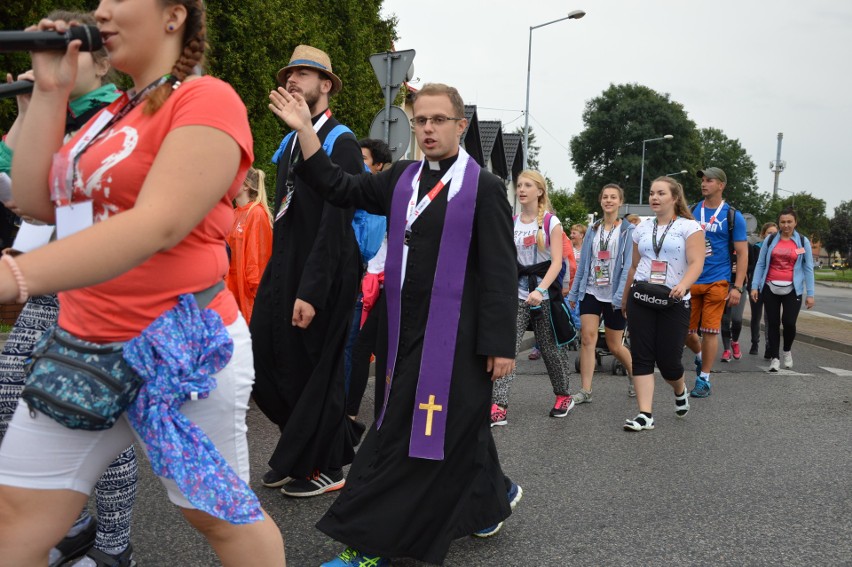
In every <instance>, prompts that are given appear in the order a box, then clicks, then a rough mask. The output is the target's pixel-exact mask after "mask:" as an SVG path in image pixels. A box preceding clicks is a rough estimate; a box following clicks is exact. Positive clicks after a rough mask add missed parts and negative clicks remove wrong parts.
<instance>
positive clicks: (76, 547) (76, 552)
mask: <svg viewBox="0 0 852 567" xmlns="http://www.w3.org/2000/svg"><path fill="white" fill-rule="evenodd" d="M97 531H98V525H97V522H95V520H94V518H89V522H88V523H87V524H86V526H85V527H84V528H83V529H82V530H81V531H80V532H79V533H78V534H77V535H73V536H67V537H65V538H64V539H63V540H62V541H60V542H59V543H57V544H56V547H54V548H53V549H51V550H50V559H49V566H50V567H57V566H59V565H64V564H65V563H66V562H68V561H70V560H71V559H76V558H78V557H82V556H83V555H85V554H86V552H87V551H89V550H90V549H91V548H92V546H93V545H95V534H96V533H97Z"/></svg>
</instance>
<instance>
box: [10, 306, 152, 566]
mask: <svg viewBox="0 0 852 567" xmlns="http://www.w3.org/2000/svg"><path fill="white" fill-rule="evenodd" d="M58 317H59V303H58V301H57V299H56V296H55V295H43V296H39V297H31V298H30V300H29V301H27V303H26V305H24V309H23V311H21V315H20V316H19V317H18V320H17V321H16V322H15V326H14V327H13V328H12V332H11V333H10V334H9V340H8V341H6V346H5V347H4V348H3V353H2V355H0V442H2V441H3V436H4V435H5V434H6V429H7V428H8V426H9V421H11V419H12V415H13V414H14V413H15V408H16V407H17V406H18V400H19V399H20V397H21V392H22V391H23V389H24V381H25V380H26V373H25V371H24V362H25V361H26V359H27V358H29V356H30V354H31V353H32V350H33V347H34V346H35V343H36V342H38V340H39V339H40V338H41V336H42V335H43V334H44V332H45V331H46V330H47V329H49V328H50V327H51V326H53V325H54V324H55V323H56V320H57V318H58ZM136 481H137V464H136V452H135V451H134V449H133V445H131V446H130V447H128V448H127V449H125V450H124V451H122V453H121V454H120V455H119V456H118V457H117V458H116V459H115V461H113V463H112V464H111V465H110V466H109V468H107V470H106V471H105V472H104V474H103V475H102V476H101V478H100V480H98V483H97V484H96V485H95V499H96V502H97V509H98V530H97V536H96V539H95V547H97V548H98V549H100V550H101V551H103V552H105V553H110V554H115V553H119V552H121V551H122V550H124V548H126V547H127V545H128V544H129V543H130V521H131V516H132V513H133V503H134V501H135V500H136ZM88 521H89V510H88V508H83V511H82V512H81V513H80V517H79V518H78V519H77V524H82V523H87V522H88Z"/></svg>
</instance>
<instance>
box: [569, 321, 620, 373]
mask: <svg viewBox="0 0 852 567" xmlns="http://www.w3.org/2000/svg"><path fill="white" fill-rule="evenodd" d="M621 344H622V346H624V347H625V348H627V349H630V329H629V328H628V327H624V335H622V337H621ZM605 356H611V357H612V362H610V364H609V371H610V373H612V375H613V376H627V369H626V368H625V367H624V365H623V364H622V363H621V361H620V360H618V359H617V358H616V357H615V356H614V355H613V354H612V353H611V352H610V351H609V348H608V347H607V345H606V334H605V331H604V324H603V321H601V326H600V327H598V338H597V342H596V343H595V372H597V371H598V370H599V369H600V370H602V369H603V368H604V362H603V359H604V357H605ZM574 370H575V371H576V372H580V357H579V356H577V358H576V359H575V360H574Z"/></svg>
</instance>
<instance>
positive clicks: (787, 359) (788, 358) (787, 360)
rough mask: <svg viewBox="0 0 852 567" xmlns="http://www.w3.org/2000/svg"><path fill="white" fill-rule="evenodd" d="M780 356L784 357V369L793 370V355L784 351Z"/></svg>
mask: <svg viewBox="0 0 852 567" xmlns="http://www.w3.org/2000/svg"><path fill="white" fill-rule="evenodd" d="M781 356H783V357H784V368H793V353H792V352H790V351H789V350H785V351H784V352H783V353H781Z"/></svg>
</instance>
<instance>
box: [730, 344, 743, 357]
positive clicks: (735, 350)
mask: <svg viewBox="0 0 852 567" xmlns="http://www.w3.org/2000/svg"><path fill="white" fill-rule="evenodd" d="M731 354H732V355H734V360H739V359H741V358H742V357H743V351H741V350H740V343H738V342H737V341H731Z"/></svg>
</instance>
